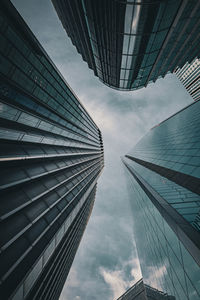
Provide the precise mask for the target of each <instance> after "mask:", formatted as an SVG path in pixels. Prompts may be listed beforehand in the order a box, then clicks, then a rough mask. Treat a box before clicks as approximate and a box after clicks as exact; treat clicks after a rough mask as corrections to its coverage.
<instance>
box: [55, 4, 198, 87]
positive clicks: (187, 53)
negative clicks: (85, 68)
mask: <svg viewBox="0 0 200 300" xmlns="http://www.w3.org/2000/svg"><path fill="white" fill-rule="evenodd" d="M52 2H53V4H54V6H55V9H56V11H57V13H58V16H59V18H60V20H61V22H62V24H63V27H64V28H65V30H66V32H67V34H68V35H69V37H70V38H71V40H72V43H73V44H74V45H75V46H76V48H77V51H78V52H79V53H80V54H81V55H82V57H83V59H84V60H85V61H87V62H88V65H89V67H90V68H91V69H93V70H94V74H95V75H96V76H98V77H99V79H100V80H101V81H102V82H103V83H105V84H106V85H108V86H110V87H112V88H116V89H120V90H134V89H138V88H141V87H144V86H147V84H148V83H149V82H152V81H156V79H157V78H159V77H164V76H165V75H166V74H167V73H168V72H173V71H174V70H175V68H176V67H177V66H179V67H182V66H183V65H184V64H185V63H186V62H187V61H189V62H191V61H192V60H193V59H194V58H195V56H198V55H199V50H200V45H199V41H198V39H199V19H200V3H199V1H198V0H191V1H181V0H177V1H174V0H167V1H162V0H132V1H126V0H96V1H93V0H79V1H70V0H66V1H63V0H52Z"/></svg>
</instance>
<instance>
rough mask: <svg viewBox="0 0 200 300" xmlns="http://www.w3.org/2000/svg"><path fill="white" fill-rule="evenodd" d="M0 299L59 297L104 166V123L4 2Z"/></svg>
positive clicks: (0, 56) (0, 67) (0, 107)
mask: <svg viewBox="0 0 200 300" xmlns="http://www.w3.org/2000/svg"><path fill="white" fill-rule="evenodd" d="M0 8H1V12H0V16H1V19H0V20H1V21H0V22H1V28H0V31H1V35H0V39H1V48H0V78H1V82H0V95H1V101H0V102H1V103H0V111H1V116H0V142H1V145H0V166H1V177H0V199H1V201H0V249H1V250H0V265H1V268H0V278H1V279H0V298H1V299H5V300H7V299H13V300H22V299H31V300H32V299H42V300H44V299H48V300H51V299H52V300H55V299H58V298H59V295H60V292H61V290H62V287H63V285H64V283H65V280H66V277H67V275H68V272H69V270H70V267H71V264H72V262H73V259H74V256H75V253H76V251H77V248H78V245H79V243H80V240H81V237H82V235H83V232H84V229H85V227H86V224H87V222H88V219H89V216H90V214H91V211H92V207H93V203H94V199H95V193H96V184H97V179H98V177H99V175H100V173H101V170H102V168H103V144H102V137H101V133H100V130H99V129H98V127H97V125H96V124H95V123H94V121H93V120H92V119H91V117H90V116H89V114H88V113H87V111H86V110H85V108H84V107H83V105H82V104H81V103H80V101H79V100H78V98H77V96H76V95H75V94H74V92H73V91H72V90H71V89H70V87H69V86H68V84H67V83H66V82H65V80H64V78H63V77H62V75H61V74H60V73H59V71H58V69H57V68H56V67H55V65H54V64H53V62H52V61H51V59H50V58H49V57H48V55H47V53H46V52H45V51H44V49H43V48H42V46H41V45H40V44H39V42H38V41H37V39H36V38H35V36H34V35H33V34H32V32H31V31H30V29H29V28H28V27H27V25H26V24H25V22H24V21H23V19H22V18H21V17H20V15H19V14H18V12H17V11H16V9H15V8H14V6H13V5H12V4H11V2H10V1H7V0H2V1H1V3H0Z"/></svg>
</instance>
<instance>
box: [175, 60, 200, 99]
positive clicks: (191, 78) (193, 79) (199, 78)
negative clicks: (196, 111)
mask: <svg viewBox="0 0 200 300" xmlns="http://www.w3.org/2000/svg"><path fill="white" fill-rule="evenodd" d="M174 73H175V74H176V76H177V77H178V79H180V81H181V82H182V84H183V85H184V87H185V88H186V90H187V91H188V93H189V94H190V95H191V96H192V98H193V99H194V101H197V100H200V59H198V58H196V59H194V60H193V61H192V62H191V63H188V62H187V63H186V64H185V65H184V66H183V67H182V68H177V69H176V70H175V72H174Z"/></svg>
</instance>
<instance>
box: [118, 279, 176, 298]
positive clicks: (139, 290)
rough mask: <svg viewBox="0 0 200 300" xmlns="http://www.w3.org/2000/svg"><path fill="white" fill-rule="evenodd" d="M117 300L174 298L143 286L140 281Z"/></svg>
mask: <svg viewBox="0 0 200 300" xmlns="http://www.w3.org/2000/svg"><path fill="white" fill-rule="evenodd" d="M117 300H175V297H174V296H170V295H168V294H167V293H163V292H161V291H159V290H157V289H154V288H152V287H150V286H148V285H146V284H144V283H143V280H142V279H140V280H139V281H138V282H136V283H135V284H134V285H133V286H132V287H131V288H130V289H128V290H127V291H126V292H125V293H124V294H123V295H122V296H120V297H119V298H118V299H117Z"/></svg>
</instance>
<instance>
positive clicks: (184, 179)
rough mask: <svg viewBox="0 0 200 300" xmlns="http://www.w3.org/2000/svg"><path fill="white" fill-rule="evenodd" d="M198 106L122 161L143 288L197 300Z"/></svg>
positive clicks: (199, 266)
mask: <svg viewBox="0 0 200 300" xmlns="http://www.w3.org/2000/svg"><path fill="white" fill-rule="evenodd" d="M199 128H200V101H197V102H193V103H192V104H191V105H189V106H187V107H185V108H184V109H182V110H181V111H179V112H177V113H176V114H174V115H173V116H171V117H169V118H168V119H166V120H165V121H163V122H161V123H160V124H158V125H157V126H155V127H154V128H152V129H151V130H150V131H149V133H148V134H147V135H146V136H145V137H144V138H142V139H141V140H140V142H139V143H138V144H137V145H136V146H135V147H134V149H133V150H132V151H130V153H129V154H127V155H126V156H125V158H123V162H124V165H125V171H126V172H125V174H126V176H127V180H128V185H129V191H130V199H131V205H132V211H133V215H134V229H135V238H136V245H137V249H138V255H139V259H140V265H141V270H142V275H143V280H144V283H145V284H148V285H150V286H153V287H155V288H158V289H159V290H162V291H164V292H167V293H168V294H170V295H173V296H174V297H175V298H176V299H179V300H185V299H189V300H197V299H200V130H199Z"/></svg>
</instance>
